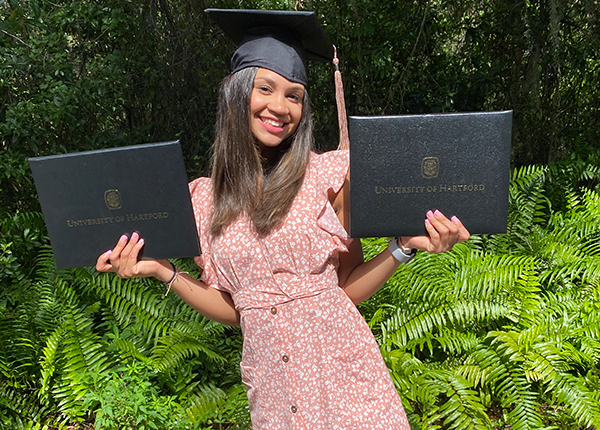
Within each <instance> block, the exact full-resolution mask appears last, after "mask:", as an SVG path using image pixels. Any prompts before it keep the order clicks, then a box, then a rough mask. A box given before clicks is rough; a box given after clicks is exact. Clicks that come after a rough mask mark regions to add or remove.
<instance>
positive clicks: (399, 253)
mask: <svg viewBox="0 0 600 430" xmlns="http://www.w3.org/2000/svg"><path fill="white" fill-rule="evenodd" d="M388 249H389V250H390V252H391V253H392V255H393V256H394V258H395V259H396V260H398V261H399V262H400V263H403V264H406V263H408V262H409V261H410V260H412V259H413V258H415V255H417V250H416V249H414V248H404V247H402V248H400V247H399V246H398V238H397V237H394V238H393V239H392V240H390V242H389V243H388Z"/></svg>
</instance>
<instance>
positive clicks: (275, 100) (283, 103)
mask: <svg viewBox="0 0 600 430" xmlns="http://www.w3.org/2000/svg"><path fill="white" fill-rule="evenodd" d="M268 107H269V110H270V111H271V112H273V113H275V114H277V115H285V114H287V113H288V111H289V109H288V105H287V99H286V97H285V94H283V93H282V92H281V91H277V92H275V93H273V94H272V96H271V100H270V102H269V106H268Z"/></svg>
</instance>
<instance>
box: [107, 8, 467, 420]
mask: <svg viewBox="0 0 600 430" xmlns="http://www.w3.org/2000/svg"><path fill="white" fill-rule="evenodd" d="M245 13H247V12H245ZM258 13H259V14H264V13H265V12H264V11H263V12H258ZM267 15H269V13H268V12H267ZM244 19H245V20H247V16H244ZM261 19H262V18H261ZM261 24H263V23H262V22H261ZM263 26H264V25H263ZM271 27H272V26H271ZM246 32H247V30H246ZM267 39H268V40H267ZM282 39H285V38H283V37H280V36H279V35H277V36H276V37H273V32H272V29H271V30H269V32H268V34H262V35H261V36H260V37H259V38H258V39H257V38H256V37H254V35H253V36H252V37H251V38H250V42H248V43H258V44H259V45H261V46H262V47H261V48H260V49H258V50H257V49H256V46H254V47H248V46H244V44H245V43H246V42H244V44H243V45H242V46H241V47H240V48H239V49H238V51H237V52H236V55H237V57H238V60H237V61H234V62H233V69H234V72H233V73H232V74H230V75H229V76H227V77H226V78H225V79H224V81H223V83H222V85H221V88H220V93H219V107H218V118H217V126H216V138H215V143H214V148H213V152H214V154H213V159H212V175H211V177H210V178H198V179H196V180H195V181H193V182H192V183H191V184H190V191H191V196H192V202H193V205H194V210H195V216H196V222H197V225H198V233H199V237H200V243H201V248H202V252H203V253H202V256H201V257H198V258H197V259H196V262H197V263H198V264H199V266H200V267H202V269H203V273H202V277H201V280H200V281H197V280H195V279H193V278H192V277H190V276H189V275H187V274H184V273H180V272H178V271H177V269H176V268H175V267H174V266H172V265H171V264H170V263H169V262H168V261H145V260H142V261H138V259H137V256H138V253H139V251H140V250H141V248H142V246H143V244H144V240H143V239H142V238H139V237H138V235H137V234H135V233H134V234H132V236H131V238H128V237H126V236H123V237H122V238H121V239H120V240H119V242H118V243H117V245H116V246H115V247H114V249H113V250H111V251H108V252H106V253H104V254H103V255H101V256H100V257H99V258H98V262H97V269H98V270H100V271H111V272H116V273H117V275H118V276H120V277H124V278H127V277H131V276H143V277H146V276H154V277H156V278H157V279H159V280H160V281H162V282H164V283H165V284H169V288H171V289H172V290H173V291H175V292H176V293H177V294H178V295H179V296H180V297H181V298H182V299H183V300H185V301H186V302H187V303H188V304H189V305H190V306H192V307H193V308H194V309H196V310H197V311H198V312H200V313H202V314H203V315H205V316H206V317H208V318H212V319H214V320H217V321H220V322H222V323H224V324H229V325H237V324H241V328H242V332H243V335H244V347H243V357H242V363H241V371H242V379H243V382H244V384H245V385H246V386H247V388H248V400H249V404H250V412H251V417H252V424H253V428H254V429H255V430H265V429H269V430H270V429H307V430H316V429H328V430H329V429H336V428H337V429H365V430H366V429H369V430H371V429H386V430H387V429H409V426H408V422H407V419H406V415H405V413H404V410H403V408H402V403H401V400H400V398H399V396H398V394H397V392H396V390H395V388H394V385H393V383H392V381H391V378H390V376H389V373H388V371H387V368H386V367H385V364H384V362H383V359H382V357H381V354H380V352H379V349H378V345H377V343H376V341H375V339H374V337H373V335H372V333H371V331H370V329H369V327H368V326H367V324H366V323H365V321H364V319H363V318H362V317H361V315H360V313H359V312H358V310H357V309H356V306H355V304H357V303H360V302H362V301H363V300H365V299H367V298H369V297H370V296H371V295H373V294H374V293H375V292H376V291H377V290H378V289H379V288H380V287H381V286H382V285H383V283H384V282H385V281H386V280H387V279H388V278H389V277H390V276H391V275H392V274H393V273H394V271H395V270H396V269H397V268H398V266H399V265H400V262H401V261H408V260H409V259H410V258H411V255H412V254H414V253H413V252H410V251H408V250H410V249H420V250H425V251H428V252H435V253H437V252H443V251H446V250H449V249H451V248H452V246H453V245H454V244H455V243H457V242H460V241H463V240H466V239H467V238H468V237H469V233H468V231H467V230H466V229H465V228H464V227H463V226H462V224H461V223H460V221H459V220H458V219H456V218H453V219H452V220H448V219H447V218H446V217H445V216H444V215H443V214H441V213H439V212H438V211H434V212H429V213H427V214H426V217H425V220H424V222H425V225H426V228H427V231H428V233H429V236H423V237H410V238H399V239H397V241H396V240H394V241H392V242H391V245H390V248H388V249H386V250H384V251H383V252H381V253H380V254H379V255H378V256H376V257H375V258H373V259H372V260H370V261H368V262H364V261H363V254H362V248H361V244H360V241H359V240H354V241H352V240H350V238H349V236H348V234H347V232H346V230H345V228H344V225H345V224H346V218H347V215H348V200H347V192H346V191H347V187H348V179H347V173H348V158H349V157H348V151H347V150H338V151H331V152H328V153H324V154H320V155H317V154H315V153H313V152H312V151H311V148H312V139H313V138H312V120H311V112H310V102H309V99H308V94H307V91H306V80H305V70H304V69H303V67H304V66H303V64H302V61H301V59H300V62H299V63H298V58H296V56H297V55H298V53H297V50H296V49H293V50H289V49H288V48H289V47H290V42H289V37H288V38H287V39H285V40H283V41H282ZM257 40H258V42H257ZM265 44H266V45H267V49H263V48H264V46H263V45H265ZM280 44H281V45H282V46H279V45H280ZM280 48H281V49H283V50H284V51H286V52H287V54H281V53H280V52H279V51H278V49H280ZM244 50H245V51H244ZM240 51H241V53H240ZM292 51H294V52H292ZM282 55H283V56H284V57H283V59H282ZM285 55H288V56H289V58H287V57H285ZM239 57H242V60H239ZM235 58H236V56H235V55H234V59H235ZM273 59H275V60H274V62H270V61H271V60H273ZM293 62H296V63H297V64H302V70H298V67H299V66H298V65H297V64H296V66H294V67H292V73H289V70H285V69H286V68H289V64H290V63H293Z"/></svg>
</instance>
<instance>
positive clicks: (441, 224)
mask: <svg viewBox="0 0 600 430" xmlns="http://www.w3.org/2000/svg"><path fill="white" fill-rule="evenodd" d="M428 218H429V219H430V220H431V223H432V224H433V226H434V227H435V229H436V230H437V231H438V232H439V233H440V236H441V237H442V238H446V237H447V236H448V234H449V233H452V229H455V230H456V231H458V228H457V227H456V225H455V224H454V223H453V222H452V221H450V220H449V219H448V218H446V216H445V215H444V214H443V213H441V212H440V211H439V210H437V209H436V210H435V212H434V213H433V217H428Z"/></svg>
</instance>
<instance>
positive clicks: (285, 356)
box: [281, 355, 290, 363]
mask: <svg viewBox="0 0 600 430" xmlns="http://www.w3.org/2000/svg"><path fill="white" fill-rule="evenodd" d="M281 359H282V360H283V362H284V363H287V362H288V361H290V357H288V356H287V355H284V356H283V357H281Z"/></svg>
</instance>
